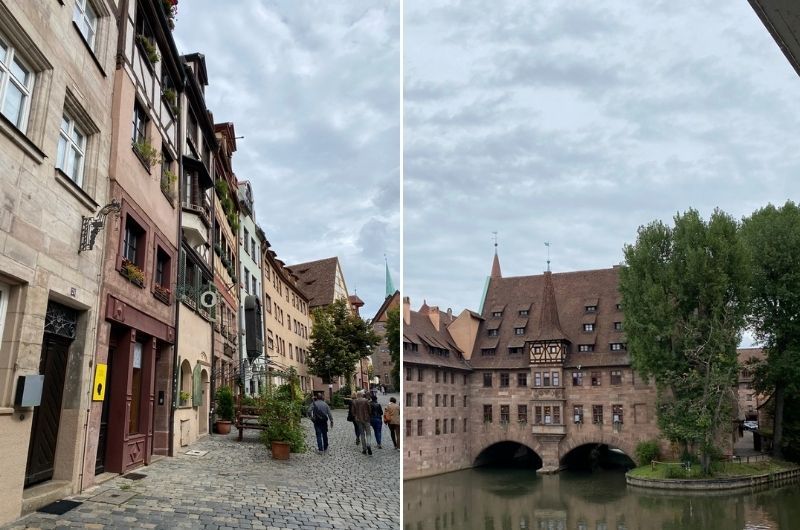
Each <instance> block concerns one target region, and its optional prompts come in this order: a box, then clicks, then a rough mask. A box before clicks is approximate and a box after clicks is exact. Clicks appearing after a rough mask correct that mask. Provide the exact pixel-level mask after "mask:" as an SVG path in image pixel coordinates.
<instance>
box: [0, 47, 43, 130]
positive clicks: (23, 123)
mask: <svg viewBox="0 0 800 530" xmlns="http://www.w3.org/2000/svg"><path fill="white" fill-rule="evenodd" d="M0 43H2V45H3V46H5V48H6V56H5V58H2V59H0V114H2V112H3V107H4V106H5V102H6V95H7V94H8V84H9V83H14V86H16V87H17V88H18V89H19V90H20V91H21V92H22V106H21V112H20V116H19V123H14V122H13V121H12V120H11V118H9V117H8V116H5V114H3V116H5V117H6V119H8V121H11V122H12V123H14V126H15V127H16V128H18V129H19V130H20V131H22V132H25V131H26V129H27V127H28V116H29V114H30V109H31V98H32V95H33V84H34V81H35V78H36V73H35V72H34V70H33V68H31V67H30V66H28V63H27V62H26V61H25V60H24V59H23V58H22V57H17V49H16V48H15V47H14V46H13V45H11V44H10V43H9V40H8V39H6V38H5V37H3V36H2V35H0ZM15 60H16V61H17V62H18V63H19V64H20V66H21V67H22V68H24V69H25V70H26V71H27V74H28V80H27V84H23V83H22V81H20V80H19V79H17V78H16V76H14V75H13V74H12V73H11V71H10V69H9V66H8V65H9V64H14V61H15Z"/></svg>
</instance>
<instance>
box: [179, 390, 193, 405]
mask: <svg viewBox="0 0 800 530" xmlns="http://www.w3.org/2000/svg"><path fill="white" fill-rule="evenodd" d="M178 397H179V398H180V406H181V407H185V406H186V403H187V402H188V401H189V399H191V397H192V395H191V394H190V393H189V392H187V391H185V390H181V391H180V393H179V394H178Z"/></svg>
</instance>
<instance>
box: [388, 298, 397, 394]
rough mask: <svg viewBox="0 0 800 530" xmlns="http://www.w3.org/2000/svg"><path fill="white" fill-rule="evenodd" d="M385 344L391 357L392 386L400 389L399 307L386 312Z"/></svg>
mask: <svg viewBox="0 0 800 530" xmlns="http://www.w3.org/2000/svg"><path fill="white" fill-rule="evenodd" d="M386 344H387V345H388V346H389V355H390V356H391V358H392V387H393V388H394V389H395V391H396V392H399V391H400V308H399V307H393V308H392V309H390V310H389V311H388V313H387V314H386Z"/></svg>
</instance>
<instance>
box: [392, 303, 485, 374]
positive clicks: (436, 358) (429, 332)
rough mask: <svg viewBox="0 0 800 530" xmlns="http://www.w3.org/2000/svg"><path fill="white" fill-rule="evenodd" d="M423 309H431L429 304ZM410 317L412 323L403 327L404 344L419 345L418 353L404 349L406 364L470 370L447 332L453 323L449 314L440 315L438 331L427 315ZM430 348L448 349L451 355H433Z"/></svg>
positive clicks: (442, 313)
mask: <svg viewBox="0 0 800 530" xmlns="http://www.w3.org/2000/svg"><path fill="white" fill-rule="evenodd" d="M423 307H424V308H426V310H429V309H430V308H429V307H428V305H427V304H425V305H424V306H423ZM410 316H411V318H410V322H409V323H408V324H405V325H404V326H403V342H408V343H412V344H417V345H418V351H416V352H412V351H409V350H407V349H405V348H403V362H404V363H412V364H424V365H427V366H441V367H446V368H458V369H461V370H469V369H470V367H469V364H467V362H466V360H464V355H463V352H462V351H461V350H460V349H459V348H458V346H456V342H455V341H454V340H453V337H451V336H450V333H449V332H448V331H447V324H448V323H449V322H451V321H452V320H451V319H448V316H447V313H445V312H440V313H439V319H440V322H441V324H440V325H439V330H438V331H437V330H436V328H435V327H433V323H432V322H431V319H430V317H429V316H428V314H427V313H423V312H420V311H411V315H410ZM429 346H430V347H434V348H443V349H447V350H449V354H448V355H446V356H445V355H437V354H434V353H431V352H430V351H429V349H428V347H429Z"/></svg>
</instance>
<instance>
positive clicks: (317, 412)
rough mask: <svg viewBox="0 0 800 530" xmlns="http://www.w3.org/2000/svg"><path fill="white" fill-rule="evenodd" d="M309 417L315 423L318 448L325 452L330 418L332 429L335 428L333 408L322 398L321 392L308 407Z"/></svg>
mask: <svg viewBox="0 0 800 530" xmlns="http://www.w3.org/2000/svg"><path fill="white" fill-rule="evenodd" d="M308 417H309V418H311V422H312V423H313V424H314V432H315V433H316V435H317V450H318V451H319V452H320V453H324V452H325V451H327V450H328V420H330V422H331V429H333V414H331V408H330V407H329V406H328V404H327V403H325V400H324V399H322V396H320V395H319V394H317V395H315V396H314V401H312V402H311V406H310V407H308Z"/></svg>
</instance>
